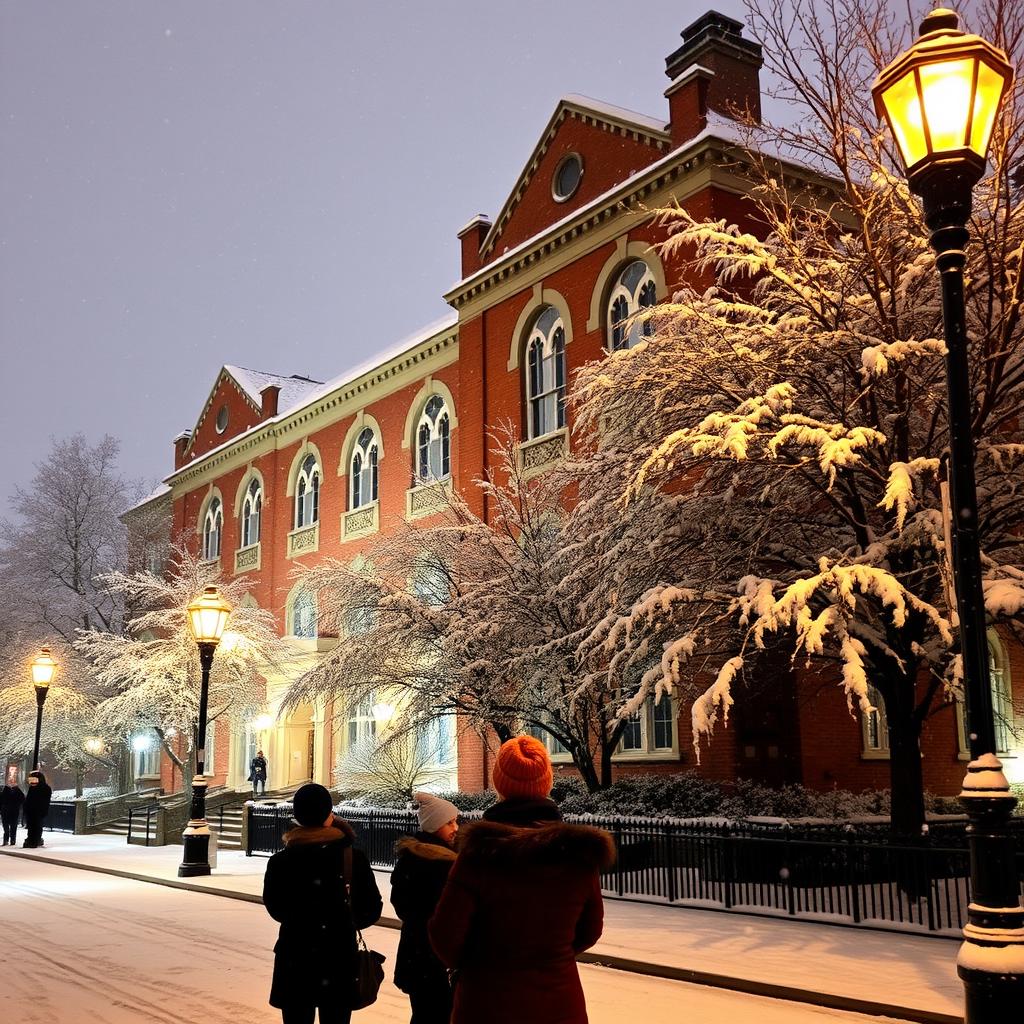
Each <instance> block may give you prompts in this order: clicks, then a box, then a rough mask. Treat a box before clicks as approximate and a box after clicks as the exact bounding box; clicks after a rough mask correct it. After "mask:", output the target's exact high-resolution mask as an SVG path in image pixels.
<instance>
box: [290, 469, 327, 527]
mask: <svg viewBox="0 0 1024 1024" xmlns="http://www.w3.org/2000/svg"><path fill="white" fill-rule="evenodd" d="M322 480H323V473H322V472H321V470H320V463H319V461H318V460H317V457H316V456H315V455H313V454H312V453H310V454H309V455H307V456H306V457H305V458H304V459H303V460H302V465H301V466H300V467H299V473H298V476H297V477H296V478H295V529H296V530H300V529H302V528H303V527H306V526H313V525H314V524H315V523H318V522H320V484H321V481H322Z"/></svg>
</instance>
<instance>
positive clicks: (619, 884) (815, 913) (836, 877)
mask: <svg viewBox="0 0 1024 1024" xmlns="http://www.w3.org/2000/svg"><path fill="white" fill-rule="evenodd" d="M341 813H342V814H343V815H344V817H345V820H346V821H348V822H349V824H350V825H351V826H352V828H353V830H354V831H355V834H356V843H357V845H358V846H359V847H360V849H362V850H363V851H364V852H365V853H366V855H367V857H368V858H369V860H370V863H371V864H373V866H374V867H376V868H389V867H392V866H393V865H394V859H395V844H396V842H397V841H398V839H399V838H401V837H402V836H404V835H409V834H411V833H412V832H414V831H416V827H417V826H416V815H415V813H413V812H411V811H403V810H376V809H362V808H360V809H359V810H358V811H354V810H351V809H343V810H342V811H341ZM246 814H247V816H248V821H247V825H248V828H247V841H246V853H247V854H248V855H252V854H253V853H273V852H275V851H277V850H280V849H282V848H283V846H284V843H283V839H282V836H283V835H284V833H285V832H286V831H287V830H288V829H289V828H291V827H293V822H292V819H291V814H292V812H291V807H290V805H277V806H267V805H249V806H247V808H246ZM566 820H567V821H569V822H574V823H579V824H587V825H593V826H595V827H597V828H603V829H605V830H606V831H608V832H609V833H610V834H611V836H612V838H613V839H614V841H615V847H616V850H617V852H618V856H617V860H616V863H615V865H614V866H613V867H611V868H610V869H609V870H608V871H606V872H605V873H604V874H603V875H602V877H601V886H602V889H603V890H604V892H605V895H606V896H608V897H611V898H613V899H629V900H644V901H648V902H658V903H666V904H672V905H676V906H697V907H705V908H715V909H722V910H733V911H746V912H750V913H771V914H779V915H783V916H786V917H792V918H800V919H804V920H817V921H833V922H838V923H845V924H855V925H867V926H874V927H880V926H881V927H896V928H900V929H907V930H913V931H925V932H936V933H943V934H956V933H958V932H959V931H960V929H961V928H962V927H963V926H964V924H965V923H966V921H967V905H968V903H969V902H970V865H969V856H968V851H967V849H966V847H965V846H964V845H963V844H962V843H955V844H954V842H950V843H949V845H942V846H938V845H935V840H936V837H934V836H930V837H929V836H926V837H923V838H922V842H921V843H920V844H919V845H908V844H906V843H905V842H903V843H901V842H899V841H898V840H895V839H893V837H891V836H888V837H882V836H880V835H877V834H871V835H869V836H867V837H865V836H864V835H862V834H859V833H858V832H854V831H849V830H834V829H833V830H829V829H820V828H819V829H806V830H797V829H793V828H789V827H785V826H782V827H780V826H778V825H774V826H766V825H752V824H749V823H742V824H737V825H704V824H690V823H673V822H661V821H653V820H646V819H637V818H599V817H589V816H587V817H580V818H574V817H571V816H569V817H567V819H566ZM1017 841H1018V852H1017V868H1018V877H1019V878H1020V879H1022V880H1024V833H1021V832H1018V833H1017Z"/></svg>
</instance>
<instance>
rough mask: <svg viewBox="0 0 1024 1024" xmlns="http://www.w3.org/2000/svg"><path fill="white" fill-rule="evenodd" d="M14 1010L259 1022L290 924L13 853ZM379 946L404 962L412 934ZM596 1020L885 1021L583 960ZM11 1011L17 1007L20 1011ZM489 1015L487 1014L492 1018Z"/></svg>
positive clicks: (6, 964)
mask: <svg viewBox="0 0 1024 1024" xmlns="http://www.w3.org/2000/svg"><path fill="white" fill-rule="evenodd" d="M0 907H2V912H0V917H2V922H3V925H2V927H3V938H4V943H3V947H2V951H0V972H2V976H3V978H4V999H3V1005H4V1015H5V1019H11V1020H19V1021H22V1022H27V1024H36V1022H38V1024H44V1022H45V1024H78V1022H81V1021H90V1022H94V1024H129V1022H138V1021H156V1022H160V1024H187V1022H197V1024H198V1022H204V1024H240V1022H242V1021H244V1022H246V1024H259V1022H266V1024H270V1022H273V1021H277V1020H279V1019H280V1018H279V1016H278V1014H277V1012H276V1011H275V1010H273V1009H272V1008H271V1007H270V1006H269V1005H267V993H268V991H269V984H270V972H271V964H272V959H273V954H272V952H271V951H272V948H273V945H274V940H275V938H276V932H277V926H276V924H275V923H274V922H273V921H272V920H271V919H270V918H269V917H268V916H267V914H266V912H265V911H264V910H263V908H262V907H261V906H259V905H258V904H251V903H244V902H240V901H237V900H231V899H225V898H223V897H220V896H214V895H207V894H205V893H195V892H187V891H179V890H174V889H168V888H164V887H162V886H157V885H150V884H146V883H143V882H136V881H131V880H128V879H121V878H116V877H112V876H108V875H101V874H94V873H92V872H86V871H80V870H75V869H71V868H65V867H58V866H54V865H50V864H45V863H41V862H38V861H30V860H21V859H18V858H14V857H4V858H2V859H0ZM367 939H368V941H369V942H370V944H371V945H372V946H373V947H374V948H376V949H379V950H380V951H381V952H382V953H384V954H385V955H386V956H387V957H388V963H387V965H386V969H387V970H388V972H389V976H390V971H391V968H392V967H393V965H394V955H395V948H396V945H397V942H398V933H397V932H396V931H394V930H391V929H386V928H373V929H371V930H370V931H369V932H368V933H367ZM581 973H582V977H583V983H584V987H585V989H586V992H587V1000H588V1005H589V1010H590V1019H591V1021H593V1022H595V1024H604V1022H609V1024H610V1022H615V1024H621V1022H622V1021H624V1020H629V1019H630V1018H631V1017H633V1016H635V1014H636V1012H637V1010H638V1009H639V1008H641V1007H642V1008H643V1011H644V1019H645V1021H647V1022H650V1024H660V1022H666V1024H668V1022H670V1021H671V1022H675V1021H678V1020H679V1019H680V1017H681V1015H685V1018H686V1019H687V1021H689V1022H692V1024H711V1022H718V1021H725V1020H729V1021H730V1022H737V1024H739V1022H743V1021H754V1020H756V1021H758V1022H762V1024H783V1022H787V1024H811V1022H815V1021H818V1022H822V1021H843V1022H848V1024H857V1022H867V1021H869V1020H871V1021H875V1022H878V1021H880V1020H882V1018H878V1017H871V1018H868V1017H864V1016H861V1015H859V1014H849V1013H842V1012H839V1011H835V1010H826V1009H822V1008H818V1007H813V1006H805V1005H800V1004H795V1003H785V1002H781V1001H778V1000H773V999H765V998H761V997H756V996H746V995H741V994H738V993H731V992H722V991H717V990H715V989H711V988H707V987H703V986H694V985H686V984H682V983H679V982H673V981H662V980H659V979H653V978H645V977H640V976H637V975H632V974H628V973H625V972H622V971H612V970H607V969H602V968H597V967H584V968H582V970H581ZM8 1015H9V1016H8ZM355 1019H356V1020H357V1021H363V1022H366V1024H369V1022H375V1021H381V1022H383V1021H395V1022H399V1021H408V1019H409V1009H408V1001H407V1000H406V997H405V996H404V995H403V994H402V993H401V992H399V991H397V990H396V989H395V988H394V987H393V986H392V985H391V984H390V982H389V981H388V982H385V986H384V988H383V989H382V991H381V998H380V1000H379V1002H378V1003H377V1004H376V1005H375V1006H373V1007H371V1008H369V1009H367V1010H363V1011H360V1012H359V1014H358V1015H357V1016H356V1017H355ZM481 1024H484V1022H481Z"/></svg>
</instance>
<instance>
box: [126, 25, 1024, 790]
mask: <svg viewBox="0 0 1024 1024" xmlns="http://www.w3.org/2000/svg"><path fill="white" fill-rule="evenodd" d="M666 65H667V67H666V73H667V75H668V77H669V79H670V84H669V86H668V88H667V90H666V92H665V96H666V100H667V103H666V109H665V110H664V111H663V112H662V113H661V114H660V115H659V116H657V117H647V116H643V115H640V114H636V113H633V112H632V111H628V110H623V109H621V108H619V107H615V106H610V105H608V104H604V103H598V102H596V101H593V100H590V99H587V98H585V97H581V96H566V97H565V98H563V99H562V100H561V101H560V102H559V104H558V105H557V107H556V109H555V111H554V112H553V114H552V116H551V118H550V120H549V121H548V123H547V125H545V126H544V128H543V130H542V131H541V133H540V137H539V140H538V142H537V145H536V146H535V148H534V150H533V152H532V153H530V154H529V156H528V158H527V160H526V164H525V167H524V168H523V170H522V173H521V174H520V175H519V178H518V180H517V182H516V184H515V187H514V188H513V190H512V193H511V195H510V196H509V197H508V199H507V200H506V202H505V204H504V205H503V206H502V208H501V209H500V210H499V211H498V213H497V215H496V216H494V217H493V219H492V218H488V217H485V216H483V215H479V216H476V217H474V218H473V219H472V220H471V221H470V222H469V223H468V224H467V225H466V226H465V227H464V228H463V229H462V230H461V231H460V232H458V238H459V242H460V246H461V280H460V281H459V282H458V284H457V285H456V286H455V287H454V288H452V289H451V291H450V292H449V293H448V294H447V295H446V296H445V298H446V300H447V301H448V302H449V304H450V305H451V306H452V309H453V312H452V315H451V316H450V317H449V318H448V319H446V320H445V321H443V322H441V323H437V324H433V325H431V326H430V327H427V328H425V329H424V330H423V331H422V332H421V333H419V334H418V335H416V336H415V337H412V338H407V339H405V340H403V341H401V342H399V343H398V344H396V345H395V346H393V347H392V348H391V349H390V350H389V351H387V352H383V353H380V354H379V355H377V356H375V357H374V358H373V359H372V361H371V362H370V363H368V364H367V365H365V366H362V367H360V368H358V369H356V370H354V371H351V372H349V373H346V374H343V375H342V376H340V377H338V378H336V379H334V380H332V381H328V382H326V383H319V382H315V381H310V380H307V379H305V378H302V377H288V376H275V375H272V374H268V373H261V372H256V371H253V370H245V369H240V368H237V367H232V366H225V367H224V368H223V370H222V371H221V373H220V375H219V377H218V379H217V380H216V381H215V382H214V385H213V388H212V389H211V391H210V394H209V397H208V398H207V400H206V402H205V404H204V405H203V407H202V409H201V410H200V413H199V416H198V418H197V419H196V421H195V425H194V426H193V428H192V429H191V430H190V431H188V432H185V433H183V434H181V435H180V436H179V437H178V438H176V439H175V442H174V471H173V473H172V474H171V475H170V476H169V477H168V478H167V480H166V490H165V491H163V492H162V493H161V494H160V495H158V496H155V497H154V498H153V499H151V501H152V502H164V503H167V502H169V503H170V506H171V509H172V529H173V531H174V533H175V535H180V534H184V535H186V536H188V537H189V538H192V539H193V540H194V543H195V544H196V546H197V548H198V549H199V550H201V551H203V553H204V555H205V557H208V558H210V559H215V560H218V561H219V563H220V566H221V569H222V570H223V572H225V573H227V574H231V573H243V572H244V573H246V574H247V575H248V576H249V578H250V579H251V581H252V597H253V599H254V600H255V601H257V602H258V603H259V604H260V605H261V606H263V607H266V608H269V609H272V610H273V611H274V612H275V613H276V614H277V615H278V617H279V622H280V628H281V630H282V634H283V635H286V636H289V637H293V638H294V642H295V644H296V645H297V646H299V647H301V648H303V649H304V650H305V651H306V652H307V654H308V657H309V658H310V659H313V658H316V657H317V656H318V655H319V654H321V653H322V652H323V651H325V650H327V649H329V648H330V647H331V645H333V644H334V643H336V638H335V637H332V636H326V635H323V634H322V633H321V632H320V631H319V630H318V628H317V614H316V608H315V607H314V606H313V602H312V599H311V598H309V597H308V596H305V595H301V594H300V593H299V592H298V590H297V589H296V588H295V587H294V581H293V580H292V579H291V578H290V575H289V574H290V571H291V570H292V568H293V567H294V565H295V563H297V562H309V561H311V560H315V559H318V558H323V557H325V556H332V557H335V558H339V559H343V560H352V559H355V558H356V557H357V556H358V555H359V554H360V553H361V552H362V551H363V550H364V549H365V548H366V547H367V545H368V544H370V543H372V541H373V539H374V537H375V535H377V534H379V533H380V532H384V531H388V530H393V529H395V528H396V526H398V525H399V524H400V523H401V522H402V521H403V520H409V519H415V518H418V517H421V516H424V515H429V514H430V511H431V509H432V507H433V502H434V501H436V497H437V495H436V489H437V488H438V487H447V486H452V487H456V488H459V489H461V490H462V492H463V493H464V494H466V495H469V496H471V500H472V501H480V498H479V496H478V490H477V489H476V488H475V487H473V486H472V484H473V481H474V479H476V478H478V477H480V476H481V475H482V474H483V473H484V472H485V471H486V470H487V469H488V463H489V459H490V457H491V454H490V452H489V450H488V434H489V432H490V431H492V430H493V429H494V428H495V427H496V426H497V425H498V424H500V423H502V422H503V421H512V422H514V423H518V424H520V426H521V429H522V435H521V436H522V438H523V440H522V444H521V449H520V452H521V458H522V460H523V463H524V465H525V466H527V467H529V468H530V469H534V470H537V471H542V470H543V468H544V467H545V466H547V465H549V464H550V463H553V462H555V461H556V460H558V459H559V458H560V457H561V456H562V455H563V453H564V452H565V451H566V446H567V444H568V439H569V429H570V428H571V424H568V423H566V422H564V418H565V416H566V415H569V416H571V410H570V411H568V412H563V411H562V407H561V403H560V402H559V401H558V396H559V394H560V393H561V392H562V391H563V390H564V388H565V386H566V382H567V381H569V380H570V379H571V377H572V375H573V373H574V370H575V369H576V368H577V367H579V366H580V365H582V364H583V363H586V362H589V361H591V360H594V359H599V358H601V357H602V352H603V351H604V350H605V349H610V348H616V347H620V346H623V345H628V344H629V342H630V338H629V337H627V336H625V332H624V331H623V330H622V328H621V327H620V326H617V325H618V323H619V321H622V320H623V319H624V318H625V317H627V316H628V315H629V314H631V313H632V312H634V311H635V310H636V309H638V308H641V307H643V306H647V305H650V304H653V303H656V302H658V301H661V300H662V299H664V298H665V297H666V296H667V295H668V294H669V291H670V288H671V286H672V285H674V284H675V283H677V282H678V281H679V276H680V271H679V268H677V267H673V266H671V265H663V264H662V262H661V260H660V259H659V257H658V256H657V254H656V253H654V252H653V251H652V250H651V245H652V243H656V242H658V241H660V240H661V238H662V237H663V234H662V232H661V231H660V229H659V228H658V227H657V226H656V225H654V224H653V223H652V220H651V217H650V214H649V213H648V212H646V211H648V210H649V209H651V208H654V207H657V206H661V205H664V204H667V203H670V202H672V201H678V202H679V203H681V204H682V205H683V206H684V207H685V208H686V209H688V210H689V211H690V212H691V213H692V214H693V215H694V216H696V217H698V218H704V217H708V218H725V219H726V220H727V221H729V222H731V223H739V224H741V225H742V224H745V223H746V224H750V207H749V205H748V203H747V200H746V198H745V197H746V194H747V189H748V187H749V186H748V185H747V183H746V182H745V181H744V179H743V178H742V177H741V176H739V174H738V172H737V169H736V162H735V150H734V149H733V147H732V145H731V140H733V139H734V138H735V136H734V134H733V133H732V132H730V131H729V129H728V124H727V121H728V118H729V115H730V113H731V112H732V111H733V110H735V109H736V107H741V108H747V109H749V110H750V111H752V112H753V113H755V114H756V113H757V112H758V111H759V109H760V90H759V70H760V67H761V51H760V47H759V46H758V45H757V44H756V43H753V42H751V41H750V40H747V39H745V38H744V37H743V35H742V27H741V26H740V24H739V23H738V22H734V21H732V20H731V19H728V18H724V17H722V16H720V15H707V16H705V17H704V18H702V19H700V20H699V21H697V22H695V23H694V24H693V25H691V26H690V27H689V28H687V29H686V30H685V31H684V33H683V45H682V46H681V47H679V48H678V49H677V50H676V51H675V52H674V53H672V54H671V55H670V56H669V57H668V58H667V61H666ZM787 173H789V174H791V175H793V177H794V178H801V177H802V178H804V179H808V180H809V179H810V177H811V176H810V173H809V172H807V171H806V170H804V169H801V168H799V167H795V166H794V167H791V168H788V169H787ZM819 184H820V183H819ZM417 477H430V478H433V479H435V480H437V481H438V482H437V483H434V484H431V485H430V486H416V485H415V480H416V479H417ZM477 511H478V512H482V511H483V510H482V509H480V508H478V509H477ZM993 657H994V663H995V665H996V674H995V675H994V678H995V679H997V681H998V686H999V697H998V699H999V707H1000V708H1001V709H1002V710H1003V712H1004V714H1009V715H1010V717H1011V720H1012V715H1013V705H1012V697H1011V696H1010V694H1011V693H1012V682H1011V680H1012V679H1013V678H1014V677H1016V676H1017V675H1018V673H1020V674H1021V678H1022V680H1024V663H1022V662H1021V661H1020V660H1017V661H1015V662H1013V663H1011V661H1010V659H1009V658H1008V657H1007V655H1006V653H1005V651H1004V649H1003V648H1002V646H1001V645H1000V644H999V642H998V638H995V637H993ZM782 675H785V673H782ZM287 682H288V680H285V679H270V680H268V683H269V703H268V708H267V714H266V716H264V717H263V719H261V720H260V721H258V722H256V723H253V724H251V725H249V726H248V727H245V728H244V729H242V728H239V729H238V730H237V731H236V732H235V733H234V734H233V735H230V736H217V737H215V739H214V743H213V746H214V754H213V758H212V760H213V770H214V781H215V782H227V783H229V784H232V785H244V780H245V776H246V774H247V767H246V766H247V763H248V759H249V756H250V755H251V752H252V751H253V750H254V749H255V747H256V746H257V745H259V746H261V747H263V748H264V749H265V750H266V752H267V754H268V757H269V761H270V772H271V778H270V785H271V788H278V787H285V786H291V785H295V784H297V783H300V782H302V781H304V780H305V779H308V778H311V777H312V778H315V779H317V780H320V781H329V779H330V773H331V768H332V765H333V763H334V760H335V758H336V756H337V755H338V753H339V751H341V750H343V749H344V748H345V745H346V744H347V743H348V742H349V741H350V739H352V738H355V737H358V736H360V735H364V734H365V733H366V731H367V730H372V729H374V728H375V725H374V724H373V714H372V709H370V708H365V709H362V710H361V711H360V712H359V713H357V714H355V715H354V716H351V717H348V718H346V719H345V720H338V718H337V717H336V716H335V715H334V714H333V709H332V707H330V706H327V707H323V708H308V709H306V711H305V712H301V713H298V714H295V715H292V716H291V717H290V718H288V719H285V720H279V717H278V715H277V713H276V706H277V702H278V700H279V698H280V695H281V693H282V691H283V689H284V687H285V686H286V684H287ZM834 691H835V684H834V682H833V681H824V682H822V681H819V680H814V679H808V678H802V679H799V680H798V679H796V678H795V677H794V678H792V680H791V685H790V686H789V687H788V688H782V689H780V688H779V687H778V686H774V687H773V688H772V691H771V692H770V693H765V694H762V695H759V694H753V695H751V699H750V700H749V701H747V702H745V704H744V705H743V706H742V707H741V706H739V705H737V707H736V709H735V717H734V720H733V722H732V723H731V725H730V728H729V729H728V730H722V731H720V732H719V734H718V735H717V736H716V738H715V742H714V744H713V745H712V747H711V749H710V750H709V752H708V754H707V756H706V757H705V758H704V764H703V765H702V767H701V770H702V771H704V772H707V773H708V774H711V775H715V776H718V777H723V778H735V777H737V776H739V777H754V778H760V779H764V780H767V781H771V782H783V781H802V782H805V783H806V784H808V785H811V786H815V787H831V786H833V785H839V786H842V787H849V788H854V789H856V788H862V787H867V786H874V787H879V788H883V787H885V786H887V785H888V767H887V765H886V763H885V761H886V756H887V754H886V749H885V748H886V734H885V728H884V723H882V722H881V721H880V719H878V717H877V716H875V717H873V719H872V720H869V721H858V720H856V719H853V718H851V717H850V716H849V715H848V714H847V712H846V710H845V707H844V705H843V702H842V700H841V699H839V698H838V696H837V694H836V693H835V692H834ZM1020 691H1021V693H1022V694H1024V683H1022V685H1021V687H1020ZM1018 714H1019V715H1021V717H1024V708H1021V707H1019V708H1018ZM681 717H682V719H683V721H684V723H685V722H688V717H689V708H679V707H676V706H674V705H671V704H663V705H661V706H660V707H658V708H655V707H650V708H648V709H647V710H646V711H645V712H644V713H643V714H642V715H641V716H640V719H639V720H638V721H637V722H636V723H635V725H634V727H633V728H631V729H630V731H629V732H628V734H627V737H626V739H625V741H624V744H623V749H622V751H621V753H620V756H619V757H618V759H617V766H618V770H619V771H620V772H625V771H640V770H662V771H664V770H679V769H680V767H682V766H687V767H692V766H693V760H694V759H693V754H692V750H691V749H690V744H689V732H688V726H687V725H686V724H683V725H682V726H680V718H681ZM1005 735H1006V737H1007V739H1006V743H1007V744H1009V743H1010V742H1011V739H1010V735H1011V734H1010V733H1009V732H1008V731H1007V732H1006V733H1005ZM458 748H459V749H458V752H457V761H456V759H455V758H454V756H453V759H452V762H451V764H450V768H451V772H450V776H451V779H450V781H451V782H452V784H454V783H455V782H456V781H457V782H458V784H459V785H460V786H461V787H463V788H466V789H477V788H481V787H483V786H485V785H487V784H488V781H489V773H488V765H487V757H486V754H485V752H484V751H483V749H482V748H481V746H480V744H479V743H478V742H477V741H476V740H475V739H474V738H472V737H460V739H459V741H458ZM1011 753H1012V751H1011ZM965 756H966V753H965V744H964V742H963V736H962V724H961V723H960V719H959V716H958V715H957V714H956V711H955V709H954V708H952V707H951V708H950V709H949V713H948V714H940V715H938V716H937V717H936V718H934V719H933V720H932V721H931V722H929V723H928V724H927V725H926V728H925V783H926V786H927V787H928V788H929V789H932V790H935V791H938V792H953V791H955V790H956V789H958V788H959V783H960V779H961V778H962V775H963V765H962V763H961V762H962V761H963V760H964V758H965ZM1007 765H1008V767H1009V773H1010V774H1011V775H1013V774H1015V773H1014V765H1015V761H1014V759H1013V758H1012V757H1010V758H1009V759H1008V760H1007ZM140 767H143V766H141V765H140ZM144 770H147V771H150V772H153V771H155V770H156V765H155V763H153V762H152V760H151V763H150V764H149V765H148V766H145V767H144ZM163 774H164V780H163V781H164V784H165V786H167V787H168V788H173V787H174V783H175V782H176V780H172V779H171V777H170V775H169V769H168V768H167V767H166V766H165V767H164V771H163Z"/></svg>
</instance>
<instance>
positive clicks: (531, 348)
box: [526, 306, 565, 438]
mask: <svg viewBox="0 0 1024 1024" xmlns="http://www.w3.org/2000/svg"><path fill="white" fill-rule="evenodd" d="M526 398H527V402H526V404H527V433H528V435H529V436H530V437H531V438H534V437H543V436H544V435H545V434H550V433H553V432H554V431H556V430H560V429H561V428H562V427H564V426H565V326H564V324H563V323H562V318H561V316H559V313H558V310H557V309H555V307H554V306H545V307H544V309H543V310H542V312H541V314H540V316H538V317H537V319H536V320H535V321H534V322H533V327H532V328H531V330H530V333H529V336H528V337H527V339H526Z"/></svg>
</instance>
